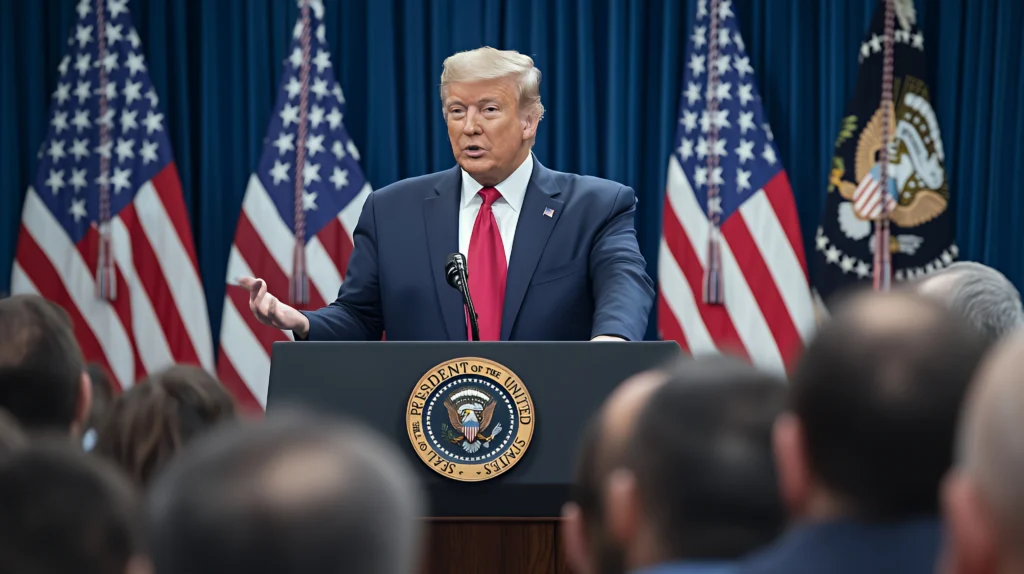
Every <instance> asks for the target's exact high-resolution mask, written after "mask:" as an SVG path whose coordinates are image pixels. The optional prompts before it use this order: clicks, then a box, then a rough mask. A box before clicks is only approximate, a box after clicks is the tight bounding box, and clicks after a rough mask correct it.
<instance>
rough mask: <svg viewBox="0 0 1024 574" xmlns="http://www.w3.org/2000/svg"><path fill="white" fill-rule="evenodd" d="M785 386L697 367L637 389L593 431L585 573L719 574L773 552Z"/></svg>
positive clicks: (586, 488) (571, 522) (582, 533)
mask: <svg viewBox="0 0 1024 574" xmlns="http://www.w3.org/2000/svg"><path fill="white" fill-rule="evenodd" d="M785 400H786V390H785V385H784V383H783V382H782V381H780V380H777V379H775V378H773V377H771V376H769V375H766V374H762V373H759V372H758V371H756V370H754V369H753V368H751V367H748V366H745V365H741V364H739V363H735V362H732V361H727V360H724V359H698V360H691V361H686V362H683V363H680V364H678V365H675V366H673V367H672V368H670V369H668V370H667V371H662V372H654V373H646V374H644V375H641V377H639V378H638V379H635V380H631V381H628V382H627V383H626V384H625V385H623V387H621V388H620V389H619V390H618V391H617V392H616V393H615V394H613V395H612V397H611V398H610V399H609V400H608V402H607V403H606V404H605V406H604V407H603V409H602V411H601V413H599V415H598V417H597V418H596V419H595V422H594V423H593V424H592V426H591V427H590V428H589V429H588V431H587V434H586V437H585V440H584V444H583V445H582V446H583V449H582V453H581V458H580V461H579V470H578V476H577V480H576V484H575V488H574V496H573V499H574V501H573V502H572V503H570V504H569V505H567V508H566V517H567V521H566V523H567V524H566V536H565V540H566V549H567V553H568V554H569V555H570V556H569V559H570V562H571V563H572V564H573V567H574V568H575V569H576V571H577V572H579V573H580V574H589V573H592V572H595V573H596V572H601V573H608V574H611V573H622V572H634V573H643V574H718V573H726V572H729V571H730V569H731V562H732V561H734V560H736V559H738V558H741V557H742V556H744V555H745V554H747V553H749V552H751V551H753V550H756V549H758V548H762V547H764V546H765V545H767V544H768V543H770V542H771V541H772V540H773V539H774V538H775V536H776V535H777V534H778V533H779V531H780V530H781V529H782V526H783V523H784V512H783V509H782V505H781V504H780V503H779V500H778V494H777V492H778V488H777V482H776V475H775V469H774V464H773V460H772V450H771V440H772V439H771V437H772V425H773V424H774V422H775V419H776V417H777V416H778V415H779V414H781V413H782V412H783V409H784V408H785Z"/></svg>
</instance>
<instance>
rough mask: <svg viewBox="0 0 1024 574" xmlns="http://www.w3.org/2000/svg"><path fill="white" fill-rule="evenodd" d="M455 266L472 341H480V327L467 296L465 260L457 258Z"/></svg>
mask: <svg viewBox="0 0 1024 574" xmlns="http://www.w3.org/2000/svg"><path fill="white" fill-rule="evenodd" d="M455 266H456V269H457V270H458V273H459V284H460V285H461V288H460V289H459V291H461V292H462V299H463V301H464V302H465V304H466V312H467V313H468V314H469V326H470V329H471V330H472V336H473V340H474V341H479V340H480V326H479V325H478V324H477V317H476V309H475V308H474V307H473V298H472V297H470V296H469V272H467V271H466V260H465V259H463V258H462V257H459V258H458V259H456V260H455Z"/></svg>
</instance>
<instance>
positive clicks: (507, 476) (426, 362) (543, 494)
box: [267, 341, 680, 574]
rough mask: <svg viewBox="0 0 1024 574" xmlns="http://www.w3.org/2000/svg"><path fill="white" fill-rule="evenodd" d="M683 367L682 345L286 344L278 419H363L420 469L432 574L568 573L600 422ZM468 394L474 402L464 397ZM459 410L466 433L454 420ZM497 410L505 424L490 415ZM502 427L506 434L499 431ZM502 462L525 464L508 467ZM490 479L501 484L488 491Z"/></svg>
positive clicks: (277, 392)
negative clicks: (622, 390)
mask: <svg viewBox="0 0 1024 574" xmlns="http://www.w3.org/2000/svg"><path fill="white" fill-rule="evenodd" d="M679 354H680V349H679V346H678V345H677V344H676V343H675V342H671V341H666V342H660V341H659V342H606V341H601V342H462V341H460V342H396V341H388V342H301V343H296V342H282V343H274V346H273V355H272V362H271V369H270V388H269V391H268V399H267V411H268V413H271V414H272V413H273V412H274V411H275V410H277V409H281V408H285V407H287V406H288V405H302V406H308V407H312V408H314V409H316V410H318V411H321V412H327V413H329V414H336V415H341V416H345V417H348V418H354V419H358V420H360V421H361V422H363V423H364V424H366V425H368V426H370V427H371V428H373V429H375V430H376V431H378V432H380V433H381V434H383V435H384V436H386V437H389V438H390V439H391V440H392V441H393V443H394V444H395V445H396V446H397V447H398V449H399V450H400V451H401V452H403V453H405V454H406V455H407V456H408V457H409V460H410V463H411V464H412V467H413V469H414V471H415V472H416V473H417V478H418V479H419V480H420V481H421V483H422V484H424V485H425V487H426V490H427V493H428V496H429V516H428V517H426V519H427V520H428V521H429V522H430V527H429V539H428V541H427V547H426V549H425V550H426V553H427V555H426V557H425V562H426V563H425V565H424V569H423V571H424V572H430V573H445V574H447V573H450V572H493V573H495V574H498V573H505V572H507V573H520V572H529V573H531V574H533V573H556V572H567V570H566V568H565V566H564V563H563V558H562V556H561V553H560V549H559V541H558V528H557V526H558V519H559V516H560V513H561V507H562V504H564V503H565V501H566V500H567V499H568V496H569V489H570V484H571V481H572V472H573V467H574V464H575V460H576V449H577V445H578V443H579V439H580V437H581V434H582V432H583V430H584V427H585V425H586V423H587V421H588V420H589V418H590V417H591V415H592V414H593V413H594V412H595V411H597V409H598V408H599V407H600V405H601V403H602V402H603V401H604V399H605V398H606V397H607V396H608V395H609V394H610V393H611V391H612V390H613V389H614V388H615V387H616V386H617V385H618V384H619V383H620V382H622V381H623V380H624V379H626V378H628V377H630V376H632V375H634V374H636V373H639V372H641V371H644V370H647V369H650V368H653V367H657V366H660V365H662V364H664V363H665V362H666V361H668V360H669V359H671V358H673V357H676V356H678V355H679ZM463 371H464V372H463ZM474 373H478V375H479V377H481V378H477V375H474ZM495 373H498V374H497V375H495ZM466 381H469V382H468V383H467V382H466ZM473 381H476V382H477V383H481V384H482V385H484V386H481V384H476V383H474V382H473ZM463 383H465V384H467V385H468V386H467V387H466V388H472V389H471V392H470V393H462V392H458V390H459V389H460V388H462V387H459V386H458V385H462V384H463ZM453 385H455V386H453ZM502 385H504V387H502ZM499 387H501V388H499ZM446 390H450V392H448V393H447V394H445V393H443V392H442V391H446ZM477 390H479V391H482V392H483V393H484V394H479V393H477ZM432 393H433V394H432ZM467 394H471V395H473V396H471V397H466V396H465V395H467ZM453 397H454V400H456V401H462V402H463V403H465V404H463V405H462V406H460V407H458V408H460V409H462V412H463V413H466V415H467V417H468V418H467V420H466V421H465V423H466V426H465V428H462V427H461V426H456V423H459V421H458V420H457V418H458V416H459V415H458V414H456V413H455V412H454V411H455V410H456V409H454V408H453V409H452V411H451V412H449V411H446V410H445V407H442V406H441V405H443V404H444V403H446V402H448V401H449V400H452V399H453ZM474 397H481V398H479V399H477V398H474ZM524 397H528V398H529V399H532V400H531V401H530V403H532V404H529V403H527V399H526V398H524ZM491 398H493V399H494V401H493V402H495V403H497V405H498V406H499V407H500V408H498V409H497V410H495V406H494V405H491V408H490V410H491V412H492V413H493V417H492V416H489V415H488V414H487V409H486V408H483V409H481V407H482V404H481V403H486V402H487V400H488V399H491ZM466 401H470V402H468V403H467V402H466ZM431 409H432V410H431ZM474 409H475V410H474ZM470 410H474V413H475V414H473V413H470V412H469V411H470ZM481 410H482V411H483V412H482V413H481ZM481 416H483V418H482V419H481V418H480V417H481ZM502 416H504V417H505V418H504V419H502V420H503V421H504V427H503V428H499V425H500V424H501V423H496V424H491V425H490V428H485V427H486V426H487V425H486V424H484V423H488V422H489V420H490V419H491V418H493V419H494V421H498V420H499V419H501V417H502ZM451 417H455V418H451ZM470 418H472V419H473V421H472V422H470V421H469V419H470ZM449 419H450V420H451V423H449V422H448V421H449ZM477 420H479V421H480V422H479V423H478V422H476V421H477ZM517 423H519V424H518V425H517ZM421 424H422V425H424V426H422V427H421V426H420V425H421ZM478 424H479V425H480V428H479V432H478V433H476V432H474V431H476V430H477V428H476V426H472V425H478ZM431 425H433V426H431ZM453 427H454V428H453ZM440 429H444V432H445V433H448V434H446V435H445V438H444V439H442V438H441V437H440V436H435V435H440V433H441V430H440ZM495 429H497V432H493V431H494V430H495ZM434 430H436V433H434V434H431V433H432V432H433V431H434ZM456 431H461V435H460V432H456ZM488 433H490V434H489V435H488ZM501 433H504V434H503V435H502V434H501ZM527 433H528V434H529V436H527ZM456 435H460V436H456ZM453 437H454V439H453ZM517 437H519V438H518V440H519V442H520V444H522V443H523V442H525V441H524V440H522V439H526V441H528V446H527V447H526V448H525V449H520V448H516V447H515V446H514V445H513V444H512V443H515V442H516V440H517ZM485 438H489V439H491V440H493V441H494V445H493V446H492V445H491V444H490V443H489V442H485V441H484V439H485ZM460 439H461V440H460ZM470 439H472V440H473V441H476V442H474V443H472V444H470ZM427 443H429V444H430V445H431V446H430V447H429V448H426V447H427V446H428V444H427ZM463 443H466V444H468V446H462V444H463ZM481 443H482V444H484V445H487V448H482V447H481V446H480V444H481ZM503 445H504V447H503ZM459 446H462V448H464V449H466V451H465V452H463V451H462V450H459V448H458V447H459ZM417 447H419V448H417ZM473 447H475V448H477V449H479V450H477V451H472V450H470V449H471V448H473ZM499 448H505V449H506V450H509V449H511V454H506V455H505V456H502V457H496V456H495V455H496V454H497V452H496V450H497V449H499ZM418 451H419V452H418ZM492 451H493V452H492ZM517 451H518V452H517ZM438 457H441V458H438ZM488 457H492V458H488ZM442 459H445V460H442ZM476 459H479V460H481V461H485V462H488V464H487V465H484V464H482V463H477V462H475V460H476ZM449 461H454V462H449ZM462 461H467V462H462ZM446 469H447V470H446ZM481 470H483V471H484V472H485V474H489V473H491V472H494V473H496V474H497V476H494V477H493V478H490V479H488V480H480V478H486V475H485V474H481V472H480V471H481ZM456 472H457V473H459V474H461V475H462V476H461V477H459V479H458V480H456V479H455V476H458V475H455V473H456ZM446 473H447V474H449V475H446ZM477 475H480V476H479V478H478V477H477ZM466 480H476V481H472V482H466Z"/></svg>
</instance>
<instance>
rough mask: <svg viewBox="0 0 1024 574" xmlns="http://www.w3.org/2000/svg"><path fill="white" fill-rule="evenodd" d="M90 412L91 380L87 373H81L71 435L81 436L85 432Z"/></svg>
mask: <svg viewBox="0 0 1024 574" xmlns="http://www.w3.org/2000/svg"><path fill="white" fill-rule="evenodd" d="M91 410H92V378H90V377H89V373H87V372H86V371H82V377H81V379H79V381H78V398H77V399H76V400H75V418H74V420H73V421H71V434H72V435H74V436H81V435H82V433H83V432H85V430H86V429H85V425H86V423H87V422H88V421H89V412H90V411H91Z"/></svg>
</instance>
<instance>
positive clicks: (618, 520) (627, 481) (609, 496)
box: [605, 469, 640, 547]
mask: <svg viewBox="0 0 1024 574" xmlns="http://www.w3.org/2000/svg"><path fill="white" fill-rule="evenodd" d="M605 508H607V509H608V513H607V516H608V520H607V525H606V526H607V529H608V533H609V534H610V535H611V536H612V537H613V538H614V539H615V540H616V541H618V543H619V544H621V545H623V546H625V547H628V546H629V545H630V543H631V542H632V541H633V540H634V539H635V538H636V536H637V529H638V528H639V526H640V493H639V492H638V491H637V484H636V475H635V474H633V472H632V471H629V470H626V469H618V470H616V471H613V472H612V473H611V474H610V475H609V476H608V483H607V489H606V490H605Z"/></svg>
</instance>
